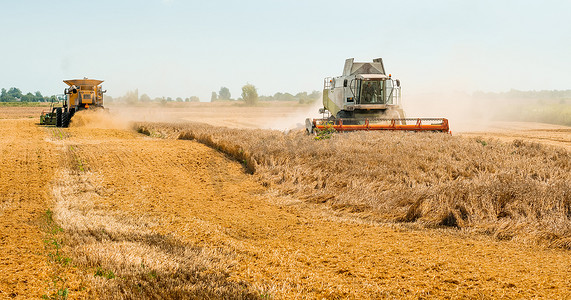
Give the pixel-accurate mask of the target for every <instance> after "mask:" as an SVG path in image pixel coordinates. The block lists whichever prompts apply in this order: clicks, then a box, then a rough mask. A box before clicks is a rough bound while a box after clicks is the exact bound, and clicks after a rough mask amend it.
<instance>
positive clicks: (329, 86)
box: [305, 58, 450, 134]
mask: <svg viewBox="0 0 571 300" xmlns="http://www.w3.org/2000/svg"><path fill="white" fill-rule="evenodd" d="M324 81H325V82H324V86H323V108H320V109H319V113H321V114H323V117H322V118H321V119H306V120H305V126H306V130H307V132H308V133H309V134H313V133H315V132H316V131H318V130H324V129H328V128H332V129H335V130H336V131H356V130H409V131H440V132H449V130H450V128H449V127H448V120H447V119H444V118H405V115H404V111H403V109H402V106H401V103H400V102H401V89H400V81H399V80H398V79H392V77H391V74H389V75H388V76H387V75H386V73H385V67H384V65H383V59H382V58H377V59H373V62H372V63H371V62H354V59H353V58H349V59H347V60H345V68H344V69H343V75H341V76H339V77H333V78H331V77H327V78H325V80H324Z"/></svg>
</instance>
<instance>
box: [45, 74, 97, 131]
mask: <svg viewBox="0 0 571 300" xmlns="http://www.w3.org/2000/svg"><path fill="white" fill-rule="evenodd" d="M63 82H65V83H66V84H67V85H68V86H69V87H68V88H66V89H65V90H64V94H65V99H63V105H62V107H54V106H53V105H52V107H51V109H50V111H49V112H42V114H41V116H40V125H55V126H56V127H68V126H69V122H70V121H71V118H72V117H73V115H74V114H75V113H76V112H78V111H80V110H84V109H103V93H105V92H107V91H104V90H103V89H102V86H101V83H102V82H103V80H96V79H88V78H87V77H86V78H83V79H72V80H64V81H63Z"/></svg>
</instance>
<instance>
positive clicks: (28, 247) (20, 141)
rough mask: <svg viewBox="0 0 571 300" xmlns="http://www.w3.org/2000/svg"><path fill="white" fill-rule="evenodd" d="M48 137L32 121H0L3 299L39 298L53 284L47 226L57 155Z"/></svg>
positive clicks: (0, 279) (0, 271)
mask: <svg viewBox="0 0 571 300" xmlns="http://www.w3.org/2000/svg"><path fill="white" fill-rule="evenodd" d="M34 121H35V120H34ZM47 136H48V134H47V132H46V130H44V128H41V127H38V126H36V125H35V124H34V122H33V121H32V120H29V119H28V120H0V252H1V255H0V274H2V276H0V299H13V298H18V299H30V298H39V297H40V296H41V295H43V294H45V293H46V292H47V290H48V289H49V287H50V286H49V285H50V281H51V276H52V268H51V266H50V264H49V263H48V258H47V253H46V251H45V249H44V243H43V240H44V236H45V232H44V230H43V229H42V227H45V226H44V224H45V215H46V211H47V210H48V208H49V207H50V204H51V203H50V201H51V199H52V197H51V187H50V183H51V181H52V179H53V175H54V172H55V170H56V168H57V165H58V154H57V148H56V147H57V146H56V145H55V144H52V143H48V142H46V141H45V139H46V137H47Z"/></svg>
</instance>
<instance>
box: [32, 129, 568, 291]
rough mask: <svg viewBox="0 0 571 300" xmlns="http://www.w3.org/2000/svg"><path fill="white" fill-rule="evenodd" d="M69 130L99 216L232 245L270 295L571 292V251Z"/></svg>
mask: <svg viewBox="0 0 571 300" xmlns="http://www.w3.org/2000/svg"><path fill="white" fill-rule="evenodd" d="M66 133H67V134H68V137H67V138H66V141H65V143H66V148H67V149H72V152H73V153H72V154H71V156H70V157H73V158H74V160H76V161H78V162H79V168H80V169H81V172H80V173H82V174H84V175H82V176H83V177H82V178H83V180H84V181H88V183H89V186H90V188H89V189H88V190H87V191H85V190H84V191H78V193H82V192H85V193H89V195H90V196H89V197H90V198H89V199H90V200H89V201H90V203H91V204H90V205H91V207H92V208H90V209H91V210H93V211H95V210H96V211H97V215H105V216H106V217H109V216H115V218H116V219H115V220H114V221H113V222H117V223H121V222H123V224H125V228H127V229H125V230H128V228H130V227H129V226H131V227H133V224H139V225H141V226H143V224H144V230H150V231H152V232H155V233H159V234H161V235H165V236H170V237H173V238H174V239H176V240H179V241H181V242H184V243H186V244H189V245H195V246H199V247H204V248H211V249H224V250H225V251H228V252H232V253H234V255H235V257H234V263H232V264H231V265H230V267H229V269H228V272H229V273H230V274H231V278H232V279H233V280H237V281H238V280H244V281H246V282H248V283H250V284H251V285H252V286H253V288H255V289H256V290H258V291H259V292H260V293H261V294H266V293H267V294H270V295H273V296H274V297H276V298H322V297H326V298H337V297H341V298H358V299H361V298H369V297H370V298H379V297H390V298H393V297H394V298H401V297H403V296H404V297H411V298H418V297H439V298H441V297H450V298H456V297H474V298H501V297H507V298H533V297H545V298H550V299H556V298H562V299H565V298H570V297H571V255H570V253H569V251H562V250H553V249H542V248H536V247H531V246H523V245H521V244H517V243H515V242H501V241H493V240H491V239H488V238H486V237H470V236H463V235H462V234H461V233H458V232H452V231H439V230H412V229H406V228H404V227H403V228H401V227H398V226H390V225H383V224H366V223H363V222H359V221H356V220H351V219H350V218H347V217H345V218H342V217H335V216H334V214H333V213H331V212H328V211H326V210H325V209H323V208H320V207H319V206H311V205H307V204H304V203H302V202H301V201H298V200H296V199H288V198H280V197H276V196H274V195H273V194H272V193H271V191H268V190H266V189H265V188H264V187H262V186H261V185H260V184H259V183H258V182H256V181H255V180H254V177H253V176H251V175H248V174H246V173H245V172H244V169H243V168H242V166H241V165H240V164H239V163H238V162H236V161H233V160H231V159H229V158H228V157H226V156H225V155H223V154H221V153H219V152H217V151H215V150H214V149H211V148H208V147H206V146H204V145H202V144H199V143H197V142H193V141H181V140H163V139H156V138H150V137H147V136H143V135H140V134H137V133H135V132H132V131H128V130H118V129H94V128H83V127H77V128H69V129H66ZM29 146H30V147H37V146H35V145H32V143H31V144H30V145H29ZM76 167H77V166H76ZM78 172H79V171H78ZM65 197H66V196H65V195H64V196H63V198H65ZM62 201H64V202H65V199H64V200H62ZM66 205H68V204H66ZM68 206H70V207H71V206H73V205H71V204H69V205H68ZM70 220H71V219H70ZM106 223H110V222H109V221H108V220H107V221H106ZM62 226H63V227H64V228H66V224H62ZM102 226H104V225H102ZM160 263H162V264H168V263H169V262H168V261H162V262H160Z"/></svg>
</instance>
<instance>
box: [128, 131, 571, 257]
mask: <svg viewBox="0 0 571 300" xmlns="http://www.w3.org/2000/svg"><path fill="white" fill-rule="evenodd" d="M136 126H137V130H138V131H139V132H142V133H145V134H149V135H153V136H161V137H167V138H177V139H190V140H197V141H199V142H202V143H204V144H206V145H209V146H211V147H213V148H216V149H218V150H220V151H222V152H224V153H227V154H228V155H230V156H232V157H234V158H235V159H237V160H239V161H241V162H242V163H243V164H244V165H245V168H246V169H247V171H249V172H252V173H254V174H255V176H258V178H259V180H260V181H261V182H262V183H263V184H264V185H265V186H267V187H270V188H274V189H277V190H278V191H280V192H281V193H282V194H287V195H292V196H294V197H297V198H300V199H303V200H305V201H308V202H313V203H323V204H326V205H329V206H331V207H332V208H334V209H337V210H342V211H347V212H350V213H353V214H357V215H359V216H360V217H362V218H366V219H371V220H374V221H391V222H409V223H415V224H420V225H423V226H427V227H455V228H463V229H466V230H469V231H471V232H479V233H485V234H490V235H493V236H495V237H497V238H498V239H518V240H522V241H526V242H534V243H535V242H539V243H542V244H548V245H550V246H554V247H562V248H567V249H571V155H570V153H569V152H567V151H566V150H564V149H559V148H554V147H549V146H545V145H541V144H536V143H529V142H525V141H522V140H516V141H514V142H512V143H501V142H499V141H495V140H489V141H484V140H481V139H478V138H463V137H456V136H450V135H447V134H441V133H411V132H355V133H346V134H336V135H334V136H333V137H332V138H331V139H325V140H314V139H313V138H312V137H310V136H307V135H305V134H304V133H302V132H290V133H283V132H280V131H272V130H248V129H229V128H224V127H214V126H210V125H205V124H198V123H185V124H166V123H140V124H137V125H136Z"/></svg>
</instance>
